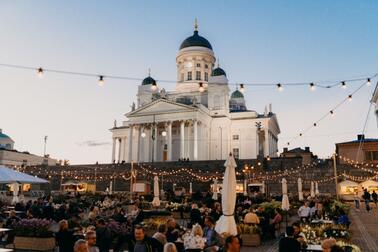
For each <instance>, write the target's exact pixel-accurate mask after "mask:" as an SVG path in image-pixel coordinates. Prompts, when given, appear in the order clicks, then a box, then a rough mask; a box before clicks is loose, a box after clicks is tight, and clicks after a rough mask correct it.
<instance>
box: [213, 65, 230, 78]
mask: <svg viewBox="0 0 378 252" xmlns="http://www.w3.org/2000/svg"><path fill="white" fill-rule="evenodd" d="M222 75H224V76H227V75H226V72H225V71H224V70H223V69H222V68H220V67H217V68H215V69H214V70H213V72H212V73H211V76H222Z"/></svg>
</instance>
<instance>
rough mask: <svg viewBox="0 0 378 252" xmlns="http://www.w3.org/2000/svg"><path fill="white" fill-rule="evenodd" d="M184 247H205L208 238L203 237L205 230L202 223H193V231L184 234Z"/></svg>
mask: <svg viewBox="0 0 378 252" xmlns="http://www.w3.org/2000/svg"><path fill="white" fill-rule="evenodd" d="M183 238H184V247H185V249H186V250H188V249H204V248H205V241H206V239H205V238H203V231H202V228H201V226H200V225H198V224H195V225H193V228H192V232H191V233H190V234H189V235H184V236H183Z"/></svg>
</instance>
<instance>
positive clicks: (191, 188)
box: [189, 182, 193, 194]
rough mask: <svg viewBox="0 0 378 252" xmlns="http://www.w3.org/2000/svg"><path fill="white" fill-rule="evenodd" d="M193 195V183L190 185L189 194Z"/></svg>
mask: <svg viewBox="0 0 378 252" xmlns="http://www.w3.org/2000/svg"><path fill="white" fill-rule="evenodd" d="M192 193H193V184H192V182H190V183H189V194H192Z"/></svg>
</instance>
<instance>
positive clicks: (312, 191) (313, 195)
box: [310, 181, 315, 198]
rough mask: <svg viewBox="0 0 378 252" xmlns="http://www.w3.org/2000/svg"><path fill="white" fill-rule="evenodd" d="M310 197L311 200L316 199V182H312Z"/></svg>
mask: <svg viewBox="0 0 378 252" xmlns="http://www.w3.org/2000/svg"><path fill="white" fill-rule="evenodd" d="M310 196H311V198H315V189H314V181H311V188H310Z"/></svg>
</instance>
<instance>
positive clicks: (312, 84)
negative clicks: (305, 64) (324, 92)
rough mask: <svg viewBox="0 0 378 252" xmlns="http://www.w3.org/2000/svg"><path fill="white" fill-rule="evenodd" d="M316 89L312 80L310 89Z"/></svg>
mask: <svg viewBox="0 0 378 252" xmlns="http://www.w3.org/2000/svg"><path fill="white" fill-rule="evenodd" d="M315 89H316V86H315V84H314V83H312V82H311V83H310V90H311V91H315Z"/></svg>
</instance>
